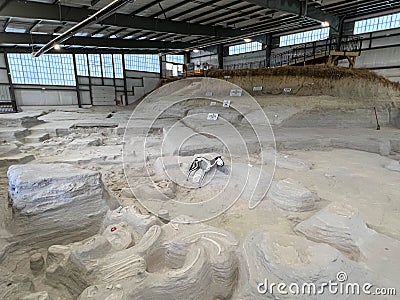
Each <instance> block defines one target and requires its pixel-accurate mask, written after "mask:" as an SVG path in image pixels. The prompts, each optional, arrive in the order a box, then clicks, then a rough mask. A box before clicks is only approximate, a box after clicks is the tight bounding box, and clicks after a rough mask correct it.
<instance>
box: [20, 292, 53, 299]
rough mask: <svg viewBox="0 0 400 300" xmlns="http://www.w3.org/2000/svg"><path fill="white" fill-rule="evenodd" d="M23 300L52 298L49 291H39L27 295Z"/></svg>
mask: <svg viewBox="0 0 400 300" xmlns="http://www.w3.org/2000/svg"><path fill="white" fill-rule="evenodd" d="M22 300H51V297H50V295H49V293H47V292H38V293H33V294H30V295H28V296H25V297H24V298H22Z"/></svg>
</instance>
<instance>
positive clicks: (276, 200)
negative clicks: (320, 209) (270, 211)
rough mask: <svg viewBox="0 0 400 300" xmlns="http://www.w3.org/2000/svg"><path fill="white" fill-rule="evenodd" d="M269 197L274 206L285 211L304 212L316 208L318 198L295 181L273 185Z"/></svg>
mask: <svg viewBox="0 0 400 300" xmlns="http://www.w3.org/2000/svg"><path fill="white" fill-rule="evenodd" d="M268 196H269V198H270V199H271V200H272V203H273V204H274V205H276V206H277V207H279V208H281V209H283V210H288V211H295V212H302V211H309V210H313V209H314V207H315V200H316V196H314V195H313V194H312V193H311V191H310V190H308V189H306V188H305V187H304V186H302V185H301V184H300V183H299V182H297V181H295V180H293V179H285V180H281V181H278V182H274V183H272V186H271V189H270V190H269V192H268Z"/></svg>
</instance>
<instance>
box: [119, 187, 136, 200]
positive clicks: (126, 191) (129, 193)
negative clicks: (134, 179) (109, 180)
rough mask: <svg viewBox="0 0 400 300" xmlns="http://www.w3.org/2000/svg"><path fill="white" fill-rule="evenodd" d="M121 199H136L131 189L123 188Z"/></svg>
mask: <svg viewBox="0 0 400 300" xmlns="http://www.w3.org/2000/svg"><path fill="white" fill-rule="evenodd" d="M121 197H122V198H129V199H130V198H134V195H133V193H132V191H131V189H130V188H123V189H122V190H121Z"/></svg>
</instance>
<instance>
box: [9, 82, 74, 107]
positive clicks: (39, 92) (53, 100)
mask: <svg viewBox="0 0 400 300" xmlns="http://www.w3.org/2000/svg"><path fill="white" fill-rule="evenodd" d="M14 91H15V98H16V100H17V105H18V106H24V105H27V106H35V105H39V106H42V105H43V106H46V105H50V106H53V105H54V106H57V105H78V97H77V94H76V90H75V87H72V88H71V89H67V88H65V87H63V89H62V90H60V89H57V88H56V87H54V86H52V87H43V86H28V87H27V86H22V85H14Z"/></svg>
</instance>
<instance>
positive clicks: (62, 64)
mask: <svg viewBox="0 0 400 300" xmlns="http://www.w3.org/2000/svg"><path fill="white" fill-rule="evenodd" d="M7 57H8V60H9V64H10V71H11V78H12V82H13V83H16V84H39V85H65V86H74V85H75V84H76V82H75V75H74V64H73V58H72V55H70V54H43V55H41V56H40V57H37V58H34V57H32V55H31V54H27V53H10V54H7Z"/></svg>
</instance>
